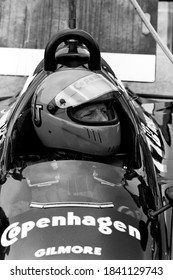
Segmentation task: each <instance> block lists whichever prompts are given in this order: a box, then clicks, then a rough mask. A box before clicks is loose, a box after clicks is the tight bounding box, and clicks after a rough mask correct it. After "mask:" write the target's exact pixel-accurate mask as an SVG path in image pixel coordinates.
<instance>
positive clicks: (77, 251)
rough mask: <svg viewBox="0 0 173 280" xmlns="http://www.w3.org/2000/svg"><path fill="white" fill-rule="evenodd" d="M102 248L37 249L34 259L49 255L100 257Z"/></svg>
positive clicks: (63, 247) (61, 247)
mask: <svg viewBox="0 0 173 280" xmlns="http://www.w3.org/2000/svg"><path fill="white" fill-rule="evenodd" d="M101 252H102V248H100V247H91V246H84V247H82V246H79V245H75V246H70V245H68V246H59V247H57V248H56V247H48V248H47V249H39V250H37V251H36V252H35V257H36V258H41V257H44V256H51V255H61V254H71V253H73V254H88V255H99V256H100V255H101Z"/></svg>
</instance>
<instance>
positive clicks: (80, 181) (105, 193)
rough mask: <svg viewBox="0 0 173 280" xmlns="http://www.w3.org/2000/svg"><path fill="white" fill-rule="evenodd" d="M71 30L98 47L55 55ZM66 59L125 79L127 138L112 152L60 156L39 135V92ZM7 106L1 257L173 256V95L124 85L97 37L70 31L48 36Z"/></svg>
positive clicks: (2, 135) (2, 131) (0, 125)
mask: <svg viewBox="0 0 173 280" xmlns="http://www.w3.org/2000/svg"><path fill="white" fill-rule="evenodd" d="M70 39H73V40H77V41H78V43H80V44H79V45H81V44H84V45H85V46H86V47H87V49H88V50H89V55H83V54H80V53H73V52H72V53H70V54H64V53H62V54H61V55H59V56H56V55H55V53H56V49H57V47H58V46H59V45H60V44H61V43H62V42H67V41H68V40H70ZM58 64H61V65H65V67H71V68H73V67H80V66H81V65H83V64H85V65H87V67H88V69H89V70H91V71H93V72H96V73H102V74H103V75H104V77H106V78H107V79H108V80H109V81H111V82H112V83H113V84H116V85H117V86H118V88H119V97H118V101H117V102H118V106H117V110H118V115H119V117H120V122H121V126H122V143H121V146H120V148H119V150H118V152H117V153H116V155H115V157H114V158H113V159H111V160H110V159H108V158H106V159H102V160H100V161H99V160H98V159H97V158H94V159H93V160H92V161H91V160H83V159H81V158H78V157H77V156H76V157H74V159H71V157H70V159H69V157H68V155H66V154H65V153H64V154H62V155H61V157H59V155H57V154H56V153H53V152H52V151H50V150H48V149H46V148H45V147H43V145H42V143H41V142H40V141H39V139H38V137H37V136H36V133H35V130H34V128H33V125H32V118H31V99H32V96H33V94H34V92H35V90H36V88H37V86H38V85H39V84H40V83H41V82H42V81H43V80H44V79H45V78H46V77H47V76H48V75H50V74H51V73H52V72H54V71H57V70H56V69H57V65H58ZM1 107H3V108H4V110H3V111H2V116H1V119H0V158H1V160H0V163H1V167H0V172H1V173H0V185H1V196H0V236H1V243H0V257H1V259H96V260H101V259H117V260H118V259H120V260H121V259H140V260H141V259H147V260H150V259H151V260H153V259H162V260H165V259H172V257H173V256H172V221H173V217H172V207H171V205H172V199H171V193H172V189H171V187H172V179H173V175H172V147H171V146H172V101H171V100H164V99H163V98H162V99H159V98H157V99H154V98H152V97H151V98H146V97H145V96H137V95H135V94H134V93H133V92H131V91H130V90H129V89H127V88H126V89H125V88H124V86H123V85H122V83H121V82H120V81H119V80H118V79H117V78H116V76H115V74H114V73H113V71H112V69H111V68H110V67H109V65H107V63H106V62H105V61H104V60H103V59H102V58H101V56H100V50H99V47H98V45H97V44H96V42H95V41H94V39H93V38H92V37H91V36H90V35H89V34H88V33H86V32H84V31H81V30H66V31H62V32H60V33H58V34H57V35H56V36H55V37H53V38H52V40H51V41H50V42H49V43H48V45H47V47H46V49H45V57H44V61H42V62H40V64H39V65H38V67H37V68H36V70H35V72H34V75H33V77H30V78H29V79H28V81H27V83H26V85H25V88H24V89H23V90H22V92H20V93H19V94H18V95H16V96H15V97H13V98H12V99H11V100H10V101H9V102H8V104H7V102H6V101H3V102H2V104H1ZM57 178H60V180H59V181H57V180H58V179H57ZM45 182H47V184H45ZM86 182H89V184H88V183H86ZM57 184H59V185H58V187H57ZM67 186H68V187H67ZM76 186H77V187H76ZM88 186H89V187H88ZM166 190H167V191H166ZM62 193H63V194H62ZM55 197H56V199H55Z"/></svg>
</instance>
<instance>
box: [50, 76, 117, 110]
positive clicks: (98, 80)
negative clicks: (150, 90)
mask: <svg viewBox="0 0 173 280" xmlns="http://www.w3.org/2000/svg"><path fill="white" fill-rule="evenodd" d="M113 91H114V92H115V91H116V92H118V91H119V89H118V87H116V86H115V85H113V84H112V83H111V82H109V81H108V80H107V79H106V78H104V77H103V76H102V75H100V74H96V73H92V74H91V75H88V76H85V77H83V78H81V79H79V80H77V81H75V82H74V83H72V84H71V85H69V86H68V87H66V88H65V89H64V90H62V91H61V92H60V93H58V94H57V95H56V97H55V99H54V102H55V104H56V106H58V107H59V108H68V107H75V106H78V105H81V104H83V103H86V102H90V101H92V100H95V99H96V98H99V97H101V96H103V95H105V94H106V93H110V92H113Z"/></svg>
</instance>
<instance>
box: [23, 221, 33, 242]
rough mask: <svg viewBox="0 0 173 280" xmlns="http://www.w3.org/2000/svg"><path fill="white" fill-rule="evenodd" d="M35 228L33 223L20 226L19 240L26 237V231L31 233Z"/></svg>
mask: <svg viewBox="0 0 173 280" xmlns="http://www.w3.org/2000/svg"><path fill="white" fill-rule="evenodd" d="M34 227H35V223H34V222H32V221H29V222H26V223H23V224H22V226H21V238H25V237H27V235H28V231H31V230H32V229H33V228H34Z"/></svg>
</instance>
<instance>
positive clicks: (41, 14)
mask: <svg viewBox="0 0 173 280" xmlns="http://www.w3.org/2000/svg"><path fill="white" fill-rule="evenodd" d="M137 2H138V4H139V5H140V7H141V8H142V10H143V12H144V13H145V15H146V17H147V19H148V20H149V21H150V22H151V24H152V25H153V27H154V28H155V29H156V30H157V31H158V33H159V35H160V37H161V38H162V40H163V42H164V43H165V44H166V45H167V46H168V48H169V49H170V51H171V52H173V1H158V0H138V1H137ZM66 28H80V29H83V30H85V31H87V32H89V33H90V34H91V35H92V36H93V37H94V38H95V39H96V41H97V42H98V43H99V45H100V49H101V52H103V53H109V54H110V53H114V54H118V55H119V57H122V56H120V55H122V54H123V55H124V54H128V57H129V55H130V57H131V60H128V59H126V56H123V59H121V60H120V61H119V65H118V64H117V65H118V66H117V70H118V67H120V66H121V71H123V70H124V71H125V70H127V71H129V72H130V71H133V72H134V77H135V75H136V76H137V74H138V72H139V71H140V73H142V74H143V73H144V72H145V73H146V72H149V71H154V80H153V81H152V82H151V81H145V82H144V81H142V80H141V81H140V79H136V80H135V78H134V77H133V78H128V79H126V77H125V78H124V79H123V82H124V83H125V85H127V86H129V88H130V89H132V90H134V91H135V92H136V93H142V94H161V95H169V96H172V95H173V93H172V89H173V65H172V63H171V62H170V61H169V59H168V58H167V57H166V56H165V54H164V53H163V51H162V50H161V49H160V47H159V46H157V45H156V43H155V40H154V39H153V37H152V35H151V34H150V33H149V31H148V29H147V28H146V26H145V24H144V23H143V22H142V20H141V18H140V17H139V15H138V13H137V12H136V10H135V9H134V6H133V5H132V3H131V1H130V0H0V59H1V63H0V64H1V67H0V96H1V97H2V96H11V95H13V94H15V93H16V92H18V91H20V90H21V88H22V86H23V85H24V82H25V81H26V79H27V74H26V73H24V74H23V75H22V74H21V73H20V74H16V73H15V71H10V70H11V69H12V68H13V66H14V63H18V62H17V61H16V60H14V58H15V57H14V56H15V52H14V50H18V49H20V50H23V49H25V50H26V49H27V50H30V51H32V50H36V49H37V50H40V51H41V50H44V48H45V47H46V44H47V43H48V41H49V39H50V38H51V37H52V36H53V35H54V34H56V33H57V31H59V30H62V29H66ZM28 55H30V58H29V59H30V60H32V52H30V53H28ZM141 57H142V58H143V60H138V64H137V66H135V67H132V66H133V65H132V64H133V61H135V59H136V58H137V59H138V58H139V59H140V58H141ZM148 58H149V60H147V59H148ZM150 58H154V59H152V64H153V63H154V66H153V65H151V62H150V61H151V60H150ZM33 59H34V56H33ZM139 61H140V62H139ZM22 63H23V65H24V64H26V63H29V62H28V60H27V59H26V58H25V57H24V58H23V60H22ZM117 63H118V60H117ZM115 65H116V61H115ZM5 68H7V69H8V70H9V71H6V72H5V71H4V69H5ZM132 68H133V70H131V69H132ZM8 72H9V73H8ZM12 72H13V73H12ZM152 75H153V73H152ZM120 78H123V77H120ZM152 79H153V78H152ZM152 79H151V80H152Z"/></svg>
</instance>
